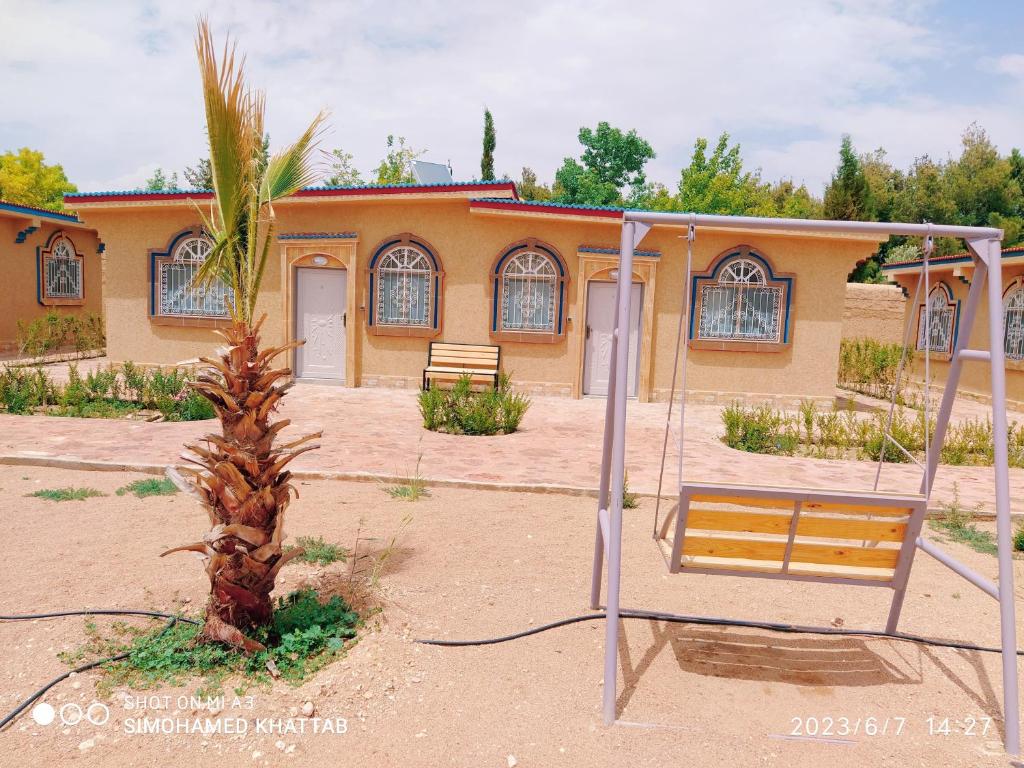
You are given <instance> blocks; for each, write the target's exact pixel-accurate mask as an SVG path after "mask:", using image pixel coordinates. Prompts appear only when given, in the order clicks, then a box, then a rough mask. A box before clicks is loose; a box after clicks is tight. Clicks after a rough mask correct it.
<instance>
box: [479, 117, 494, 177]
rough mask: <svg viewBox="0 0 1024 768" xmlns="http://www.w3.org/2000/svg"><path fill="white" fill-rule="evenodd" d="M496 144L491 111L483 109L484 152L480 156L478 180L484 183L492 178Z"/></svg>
mask: <svg viewBox="0 0 1024 768" xmlns="http://www.w3.org/2000/svg"><path fill="white" fill-rule="evenodd" d="M497 143H498V141H497V138H496V136H495V134H494V118H493V117H492V116H491V110H489V109H484V151H483V154H482V155H481V156H480V178H481V179H482V180H484V181H490V180H491V179H493V178H494V148H495V147H496V146H497Z"/></svg>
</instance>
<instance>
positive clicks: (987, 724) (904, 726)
mask: <svg viewBox="0 0 1024 768" xmlns="http://www.w3.org/2000/svg"><path fill="white" fill-rule="evenodd" d="M789 722H790V726H791V728H790V731H789V734H788V735H789V736H797V737H800V736H803V737H811V738H813V737H829V736H837V737H844V736H902V735H903V734H905V733H908V732H909V731H910V730H911V729H914V730H916V726H917V725H918V724H920V725H922V726H924V729H925V733H927V734H928V735H929V736H978V737H984V736H988V735H989V734H990V733H991V732H992V731H993V727H992V726H993V724H992V718H991V717H988V716H982V715H978V716H975V715H968V716H966V717H940V716H937V715H933V716H931V717H926V718H924V719H923V720H921V721H916V720H912V719H911V718H907V717H875V716H869V717H845V716H839V717H833V716H830V715H825V716H823V717H793V718H791V719H790V721H789Z"/></svg>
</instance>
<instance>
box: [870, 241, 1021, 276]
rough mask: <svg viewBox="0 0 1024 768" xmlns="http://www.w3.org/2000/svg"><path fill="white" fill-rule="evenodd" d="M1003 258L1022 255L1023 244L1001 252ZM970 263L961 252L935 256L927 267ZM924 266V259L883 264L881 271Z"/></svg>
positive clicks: (967, 256) (968, 255) (969, 255)
mask: <svg viewBox="0 0 1024 768" xmlns="http://www.w3.org/2000/svg"><path fill="white" fill-rule="evenodd" d="M1002 254H1003V258H1004V259H1005V258H1006V257H1007V256H1012V255H1014V254H1024V244H1021V245H1011V246H1010V247H1008V248H1003V250H1002ZM969 261H971V254H970V253H968V252H967V251H961V252H960V253H948V254H946V255H945V256H935V257H933V258H931V259H928V264H929V266H942V265H946V264H963V263H966V262H969ZM923 264H924V259H923V258H922V259H914V260H912V261H894V262H892V263H891V264H883V265H882V269H890V270H894V269H907V268H911V267H920V266H922V265H923Z"/></svg>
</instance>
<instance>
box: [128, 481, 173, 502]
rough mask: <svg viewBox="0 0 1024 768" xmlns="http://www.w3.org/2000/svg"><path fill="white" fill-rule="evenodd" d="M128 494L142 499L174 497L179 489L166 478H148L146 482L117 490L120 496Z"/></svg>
mask: <svg viewBox="0 0 1024 768" xmlns="http://www.w3.org/2000/svg"><path fill="white" fill-rule="evenodd" d="M127 493H133V494H135V495H136V496H138V497H139V498H140V499H144V498H146V497H147V496H174V495H175V494H176V493H178V487H177V486H176V485H175V484H174V483H172V482H171V481H170V480H168V479H167V478H166V477H160V478H156V477H147V478H146V479H145V480H136V481H134V482H131V483H128V485H126V486H124V487H123V488H118V489H117V495H118V496H124V495H125V494H127Z"/></svg>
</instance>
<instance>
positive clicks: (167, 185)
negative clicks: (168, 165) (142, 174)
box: [143, 168, 178, 192]
mask: <svg viewBox="0 0 1024 768" xmlns="http://www.w3.org/2000/svg"><path fill="white" fill-rule="evenodd" d="M177 188H178V174H177V173H172V174H171V175H170V176H169V177H168V176H167V175H166V174H165V173H164V169H163V168H157V169H156V170H155V171H153V175H152V176H150V177H149V178H148V179H146V186H145V187H143V189H145V190H146V191H147V192H166V191H168V190H172V189H177Z"/></svg>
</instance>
